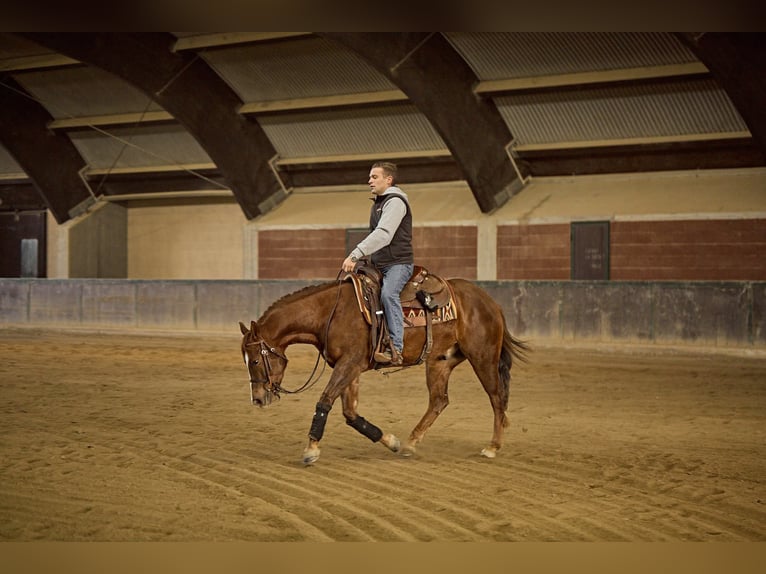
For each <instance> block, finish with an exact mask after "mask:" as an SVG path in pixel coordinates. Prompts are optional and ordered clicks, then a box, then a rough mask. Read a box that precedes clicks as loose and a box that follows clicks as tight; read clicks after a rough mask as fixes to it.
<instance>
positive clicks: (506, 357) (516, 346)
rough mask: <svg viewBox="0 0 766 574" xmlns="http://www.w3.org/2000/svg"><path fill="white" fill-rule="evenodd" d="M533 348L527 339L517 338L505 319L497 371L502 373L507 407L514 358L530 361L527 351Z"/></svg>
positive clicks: (524, 361)
mask: <svg viewBox="0 0 766 574" xmlns="http://www.w3.org/2000/svg"><path fill="white" fill-rule="evenodd" d="M530 351H531V348H530V347H529V345H528V344H527V342H526V341H522V340H520V339H517V338H516V337H514V336H513V335H511V333H510V331H508V327H506V326H505V320H503V347H502V349H501V350H500V361H499V363H498V365H497V371H498V374H499V375H500V384H501V389H500V392H501V396H500V398H501V399H502V401H503V405H504V406H505V408H508V400H509V397H510V392H511V366H512V365H513V359H516V360H518V361H521V362H522V363H526V362H527V361H528V358H527V353H529V352H530Z"/></svg>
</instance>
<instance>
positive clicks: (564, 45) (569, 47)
mask: <svg viewBox="0 0 766 574" xmlns="http://www.w3.org/2000/svg"><path fill="white" fill-rule="evenodd" d="M445 35H446V36H447V38H448V39H449V40H450V42H451V43H452V45H453V46H455V49H456V50H457V51H458V52H459V53H460V54H461V55H462V56H463V58H465V60H466V61H467V62H468V64H469V65H470V66H471V68H472V69H473V70H474V72H475V73H476V75H477V76H478V78H479V79H480V80H498V79H509V78H525V77H535V76H546V75H555V74H571V73H577V72H590V71H604V70H615V69H622V68H636V67H644V66H661V65H667V64H681V63H689V62H696V61H698V60H697V58H696V57H695V56H694V54H693V53H692V52H691V50H689V49H688V48H687V47H686V46H684V45H683V44H682V43H681V42H680V41H679V40H678V39H677V38H676V37H675V36H673V34H670V33H665V32H640V33H638V32H637V33H625V32H545V33H542V32H458V33H448V34H445Z"/></svg>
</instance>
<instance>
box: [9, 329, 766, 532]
mask: <svg viewBox="0 0 766 574" xmlns="http://www.w3.org/2000/svg"><path fill="white" fill-rule="evenodd" d="M237 331H238V330H237V329H236V328H235V329H234V330H233V332H232V335H231V336H226V337H223V336H213V337H207V338H205V337H201V336H199V335H193V336H142V335H127V336H123V335H117V334H95V333H80V332H57V331H45V332H43V331H33V330H28V329H24V330H3V331H0V409H1V410H2V416H0V436H1V437H2V441H0V516H2V520H1V521H0V540H6V541H240V540H248V541H261V542H268V541H554V540H555V541H714V540H720V541H764V540H766V357H765V356H764V355H763V354H758V353H749V354H748V353H745V352H743V353H729V354H721V353H704V352H702V351H690V352H682V351H678V350H661V349H649V350H647V349H646V348H640V349H639V348H622V349H620V348H614V347H611V348H602V349H595V348H589V349H582V348H550V347H537V348H536V349H535V351H534V352H533V353H532V355H531V362H530V363H529V364H526V365H524V364H521V365H515V366H514V368H513V370H512V375H513V381H512V389H511V401H510V407H509V418H510V427H509V428H508V429H507V432H506V440H505V445H504V447H503V449H502V450H501V451H500V452H499V453H498V456H497V458H496V459H494V460H488V459H485V458H483V457H481V456H480V454H479V452H480V450H481V448H482V447H483V446H484V445H485V444H486V443H487V441H488V440H489V438H490V436H491V430H492V429H491V427H492V411H491V408H490V405H489V400H488V398H487V396H486V395H485V394H484V392H483V390H482V389H481V386H480V384H479V382H478V381H477V380H476V378H475V376H474V374H473V372H472V371H471V369H470V367H469V366H468V365H461V366H460V367H458V368H457V369H456V370H455V372H454V373H453V376H452V379H451V384H450V400H451V402H450V406H449V407H448V408H447V409H446V410H445V411H444V412H443V413H442V415H441V417H440V418H439V419H438V420H437V421H436V423H435V424H434V426H433V427H432V429H431V430H430V431H429V433H428V434H427V435H426V437H425V440H424V441H423V442H422V443H421V445H420V447H419V450H418V454H417V456H415V457H412V458H404V457H401V456H398V455H396V454H393V453H391V452H389V451H388V450H387V449H386V448H385V447H383V446H381V445H379V444H373V443H371V442H370V441H368V440H367V439H365V438H364V437H362V436H361V435H359V434H357V433H356V432H355V431H354V430H353V429H350V428H349V427H347V426H346V424H345V422H344V420H343V416H342V414H341V409H340V404H337V405H336V407H335V408H334V409H333V410H332V411H331V413H330V416H329V422H328V424H327V428H326V432H325V436H324V440H323V441H322V458H321V459H320V460H319V462H318V463H317V464H316V465H314V466H310V467H304V466H303V464H302V463H301V454H302V451H303V448H304V447H305V445H306V441H307V433H308V429H309V426H310V423H311V417H312V414H313V409H314V404H315V403H316V401H317V398H318V396H319V393H320V392H321V387H322V385H323V384H324V383H325V382H326V381H327V378H328V374H327V372H325V375H324V376H323V378H322V381H320V383H319V384H318V385H317V386H315V387H313V388H312V389H311V390H309V391H307V392H305V393H303V394H300V395H292V396H284V397H283V399H282V400H281V401H280V402H278V403H276V404H275V405H272V406H271V407H270V408H268V409H257V408H255V407H252V406H251V405H250V404H249V391H248V383H247V374H246V371H245V367H244V365H243V363H242V360H241V357H240V354H239V333H238V332H237ZM532 345H533V347H534V346H535V345H534V342H532ZM287 354H288V357H289V359H290V364H289V366H288V371H287V376H286V377H285V381H284V384H285V386H286V387H287V388H295V387H298V386H300V384H302V383H303V382H304V381H305V380H306V378H307V377H308V375H309V373H310V372H311V369H312V367H313V365H314V360H315V358H316V352H315V351H314V350H313V348H310V347H304V346H301V347H291V348H289V349H288V353H287ZM426 402H427V394H426V388H425V379H424V372H423V367H415V368H411V369H406V370H403V371H401V372H397V373H394V374H391V375H390V376H384V375H383V374H381V373H366V374H365V375H363V377H362V384H361V391H360V405H359V412H360V414H362V415H363V416H364V417H365V418H366V419H368V420H369V421H371V422H373V423H375V424H376V425H378V426H379V427H381V429H383V430H384V431H385V432H393V433H394V434H396V435H397V436H399V438H401V439H406V437H407V435H408V434H409V432H410V430H411V429H412V427H413V426H414V425H415V424H416V423H417V421H418V420H419V418H420V417H421V415H422V414H423V412H424V411H425V407H426Z"/></svg>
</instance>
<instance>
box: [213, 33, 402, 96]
mask: <svg viewBox="0 0 766 574" xmlns="http://www.w3.org/2000/svg"><path fill="white" fill-rule="evenodd" d="M202 56H203V58H205V60H206V61H207V62H208V63H209V64H210V66H211V67H213V68H214V69H215V70H216V71H217V72H218V74H219V75H220V76H221V77H222V78H224V79H225V80H226V81H227V82H228V83H229V85H230V86H231V87H232V89H233V90H234V91H235V92H237V94H238V95H239V97H240V98H241V99H242V101H243V102H261V101H274V100H284V99H293V98H308V97H318V96H327V95H334V94H353V93H360V92H374V91H383V90H392V89H395V86H394V85H393V84H391V82H389V81H388V80H387V79H386V78H385V77H384V76H383V75H382V74H380V73H378V72H377V71H376V70H374V69H373V68H372V67H371V66H370V65H369V64H367V63H366V62H365V61H364V60H362V59H361V58H359V57H357V56H356V55H355V54H354V53H352V52H351V51H350V50H345V49H343V48H340V47H338V46H336V45H335V44H333V43H332V42H329V41H327V40H325V39H323V38H319V37H308V38H298V39H293V40H289V41H280V42H263V43H258V44H251V45H245V46H233V47H230V48H222V49H216V50H209V51H205V52H202Z"/></svg>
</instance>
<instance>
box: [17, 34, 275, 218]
mask: <svg viewBox="0 0 766 574" xmlns="http://www.w3.org/2000/svg"><path fill="white" fill-rule="evenodd" d="M19 35H22V36H24V37H26V38H28V39H30V40H33V41H34V42H37V43H38V44H42V45H43V46H46V47H47V48H50V49H52V50H55V51H57V52H61V53H63V54H65V55H67V56H70V57H72V58H76V59H77V60H79V61H81V62H84V63H86V64H90V65H92V66H96V67H98V68H101V69H102V70H105V71H107V72H109V73H111V74H114V75H115V76H118V77H120V78H122V79H123V80H126V81H127V82H129V83H130V84H132V85H134V86H135V87H137V88H139V89H140V90H142V91H143V92H144V93H146V94H147V95H148V96H149V97H151V98H152V99H154V101H156V102H157V103H159V104H160V105H161V106H162V107H163V108H164V109H165V110H167V111H168V112H170V113H171V114H172V115H173V116H174V117H175V119H176V120H178V122H179V123H181V124H182V125H183V126H184V127H185V128H186V130H187V131H188V132H189V133H190V134H191V135H192V136H193V137H194V138H195V139H196V140H197V141H198V142H199V144H200V145H201V146H202V147H203V149H205V151H206V152H207V154H208V155H209V156H210V158H211V159H212V160H213V161H214V162H215V164H216V166H218V169H219V170H220V171H221V174H222V175H223V177H224V178H225V180H226V182H227V183H228V185H229V186H230V188H231V190H232V192H233V193H234V196H235V197H236V199H237V201H238V202H239V205H240V207H241V208H242V211H243V212H244V214H245V216H246V217H247V218H248V219H252V218H254V217H257V216H258V215H261V214H262V213H265V212H266V211H268V210H269V209H271V208H272V207H274V206H275V205H277V204H278V203H279V202H280V201H281V200H282V199H283V195H284V188H283V186H282V182H281V181H280V180H279V178H278V177H277V175H276V173H275V172H274V170H273V169H272V167H271V165H270V163H269V162H270V160H271V159H272V158H274V156H276V154H277V152H276V150H275V149H274V146H273V145H272V144H271V141H269V139H268V137H267V136H266V134H265V132H264V131H263V130H262V128H261V127H260V125H259V124H258V123H256V122H255V121H251V120H249V119H248V118H246V117H244V116H242V115H240V114H239V113H237V109H238V108H239V107H240V106H241V105H242V101H241V100H240V99H239V97H238V96H237V95H236V94H235V93H234V92H233V91H232V89H231V88H230V87H229V86H228V84H226V82H225V81H224V80H223V79H221V77H220V76H218V74H216V73H215V71H213V70H212V69H211V68H210V67H209V66H208V65H207V63H206V62H205V61H204V60H203V59H202V58H200V57H199V55H195V54H192V53H174V52H173V51H172V50H173V46H174V44H175V43H176V38H175V37H174V36H173V35H171V34H168V33H162V32H151V33H147V32H143V33H76V34H64V33H40V32H31V33H19Z"/></svg>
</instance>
